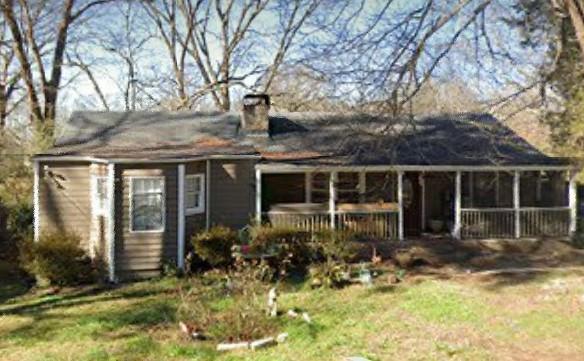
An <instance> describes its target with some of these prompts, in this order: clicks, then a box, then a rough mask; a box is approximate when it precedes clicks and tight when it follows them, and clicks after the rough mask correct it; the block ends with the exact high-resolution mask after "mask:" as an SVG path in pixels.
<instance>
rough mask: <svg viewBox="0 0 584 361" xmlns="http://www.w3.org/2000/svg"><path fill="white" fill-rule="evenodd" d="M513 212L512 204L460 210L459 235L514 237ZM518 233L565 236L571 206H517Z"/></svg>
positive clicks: (537, 235)
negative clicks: (509, 205)
mask: <svg viewBox="0 0 584 361" xmlns="http://www.w3.org/2000/svg"><path fill="white" fill-rule="evenodd" d="M515 217H516V212H515V209H513V208H480V209H462V210H461V236H462V238H513V237H515V235H516V233H515V227H516V224H515V220H516V218H515ZM519 227H520V230H519V235H520V237H539V236H567V235H569V233H570V208H569V207H553V208H528V207H522V208H520V209H519Z"/></svg>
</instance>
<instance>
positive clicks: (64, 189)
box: [38, 162, 91, 249]
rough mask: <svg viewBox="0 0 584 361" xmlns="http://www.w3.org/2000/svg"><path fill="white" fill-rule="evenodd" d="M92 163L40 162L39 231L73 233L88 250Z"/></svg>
mask: <svg viewBox="0 0 584 361" xmlns="http://www.w3.org/2000/svg"><path fill="white" fill-rule="evenodd" d="M89 169H90V165H89V163H87V162H40V163H39V172H40V174H39V210H38V213H39V217H40V229H39V231H40V233H41V234H42V233H43V232H50V231H67V232H73V233H76V234H77V235H79V237H81V244H82V246H83V247H84V248H85V249H88V245H89V239H90V232H89V229H90V227H89V225H90V222H91V202H90V199H91V197H90V176H89V174H90V173H89Z"/></svg>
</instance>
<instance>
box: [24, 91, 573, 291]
mask: <svg viewBox="0 0 584 361" xmlns="http://www.w3.org/2000/svg"><path fill="white" fill-rule="evenodd" d="M243 104H244V106H243V110H242V112H241V113H235V112H227V113H169V112H131V113H123V112H76V113H73V114H72V116H71V118H70V120H69V121H68V123H67V124H66V125H65V128H64V131H63V134H62V135H61V136H60V137H59V138H58V139H57V141H56V144H55V146H54V147H53V148H51V149H49V150H48V151H46V152H44V153H42V154H38V155H36V156H35V157H34V170H35V171H34V174H35V187H34V204H35V222H34V228H35V236H36V237H37V238H38V236H39V234H40V233H41V232H44V231H46V230H49V229H66V230H68V231H75V232H77V233H78V234H79V235H80V236H81V237H82V239H83V242H84V246H85V247H87V249H88V250H89V251H90V252H91V253H92V254H96V253H99V254H102V255H103V256H104V258H105V260H106V261H107V262H108V265H109V276H110V278H111V279H112V280H116V279H125V278H132V277H148V276H152V275H156V274H158V273H159V272H160V269H161V264H163V263H164V262H172V263H175V264H176V265H177V266H178V267H183V263H184V254H185V244H186V243H187V242H188V241H189V239H190V237H191V236H192V235H193V234H195V233H197V232H199V231H201V230H204V229H206V228H209V227H210V226H212V225H215V224H223V225H227V226H231V227H234V228H240V227H243V226H245V225H246V224H249V223H250V222H251V221H254V220H255V221H258V222H259V221H261V222H269V223H272V224H286V225H294V226H298V227H303V228H305V229H309V230H318V229H322V228H337V229H352V230H355V231H358V232H362V233H364V234H368V235H370V236H372V237H376V238H379V239H397V240H401V239H404V238H408V237H418V236H420V235H422V234H423V233H426V232H427V233H437V234H449V235H451V236H452V237H454V238H457V239H468V238H485V237H491V238H493V237H495V238H497V237H503V238H520V237H541V236H559V237H564V236H569V235H570V234H571V233H573V232H574V231H575V229H576V183H575V174H576V172H577V171H578V169H577V168H576V167H575V166H574V165H573V164H572V163H570V161H569V160H568V159H562V158H554V157H549V156H547V155H545V154H542V153H541V152H539V151H538V150H537V149H535V148H533V147H532V146H530V145H529V144H528V143H527V142H526V141H525V140H523V139H521V138H520V137H519V136H517V135H516V134H515V133H514V132H512V131H511V130H510V129H508V128H506V127H505V126H504V125H503V124H501V123H500V122H498V121H497V120H496V119H495V118H493V117H492V116H490V115H485V114H458V115H444V116H435V117H423V118H419V119H418V118H416V119H399V120H396V119H392V118H388V117H384V116H374V115H366V114H328V113H326V114H325V113H287V114H272V113H270V114H269V115H268V113H269V108H270V101H269V97H268V96H266V95H249V96H246V97H245V98H244V101H243Z"/></svg>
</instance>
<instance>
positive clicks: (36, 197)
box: [32, 160, 41, 242]
mask: <svg viewBox="0 0 584 361" xmlns="http://www.w3.org/2000/svg"><path fill="white" fill-rule="evenodd" d="M33 164H34V166H33V171H34V180H33V191H32V198H33V217H34V218H33V222H34V225H33V227H34V228H33V229H34V241H35V242H38V240H39V237H40V231H41V218H40V215H41V208H40V207H41V203H40V193H39V187H40V165H39V161H38V160H35V161H34V163H33Z"/></svg>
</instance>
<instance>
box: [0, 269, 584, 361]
mask: <svg viewBox="0 0 584 361" xmlns="http://www.w3.org/2000/svg"><path fill="white" fill-rule="evenodd" d="M583 274H584V273H582V272H575V271H569V272H568V271H562V270H561V269H560V270H558V271H554V272H553V273H549V274H545V275H543V274H542V275H539V276H537V277H529V278H527V279H523V278H520V279H519V280H517V279H515V280H513V281H510V280H508V279H501V277H502V276H496V277H495V276H490V277H479V276H473V275H470V276H467V275H455V276H454V277H452V278H449V279H437V278H431V277H427V276H425V277H410V278H408V279H407V280H406V282H405V283H403V284H400V285H399V286H392V285H389V284H387V283H385V278H384V277H380V278H379V279H378V280H376V284H375V286H374V287H372V288H365V287H362V286H351V287H347V288H344V289H341V290H324V289H323V290H310V289H308V288H307V287H305V286H303V285H295V286H289V287H287V288H286V289H285V290H284V291H283V292H282V295H281V297H280V305H281V309H284V310H286V309H288V308H292V307H296V308H300V309H303V310H306V311H307V312H309V314H310V315H311V317H312V319H313V323H312V324H307V323H305V322H303V321H302V320H300V319H289V318H287V317H283V318H282V320H281V331H282V332H288V333H289V334H290V336H289V339H288V341H287V342H286V343H284V344H282V345H279V346H277V347H274V348H270V349H266V350H263V351H259V352H255V353H254V352H251V351H238V352H232V353H224V354H219V353H217V352H216V351H215V349H214V346H215V342H214V341H209V342H202V343H195V342H191V341H188V340H185V339H184V338H183V337H182V335H181V334H180V332H179V331H178V327H177V320H176V309H177V307H178V302H179V301H178V296H177V293H176V288H177V286H178V285H179V284H180V283H181V282H187V281H179V280H173V279H163V280H157V281H149V282H140V283H135V284H129V285H124V286H121V287H119V288H117V289H111V290H98V289H95V288H80V289H72V290H65V291H63V292H62V293H61V294H58V295H52V296H38V295H37V296H35V295H34V294H31V293H29V294H25V295H21V296H17V295H16V296H13V297H11V298H7V299H5V301H4V302H3V303H0V359H2V360H7V361H10V360H18V361H25V360H70V359H75V360H95V361H97V360H215V359H217V360H220V361H227V360H231V361H235V360H260V361H261V360H265V361H267V360H339V359H342V358H343V357H346V356H357V355H358V356H363V357H366V358H368V359H370V360H393V359H400V360H445V359H455V360H493V359H517V360H529V359H538V360H561V359H578V358H579V357H581V355H582V354H583V353H584V343H582V342H581V340H582V339H584V300H583V299H582V297H584V276H583ZM5 286H6V285H5V284H3V287H5ZM234 304H236V302H232V301H231V300H228V299H218V300H217V302H216V303H215V306H216V307H215V309H216V312H222V311H223V310H225V309H227V308H229V307H233V305H234Z"/></svg>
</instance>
